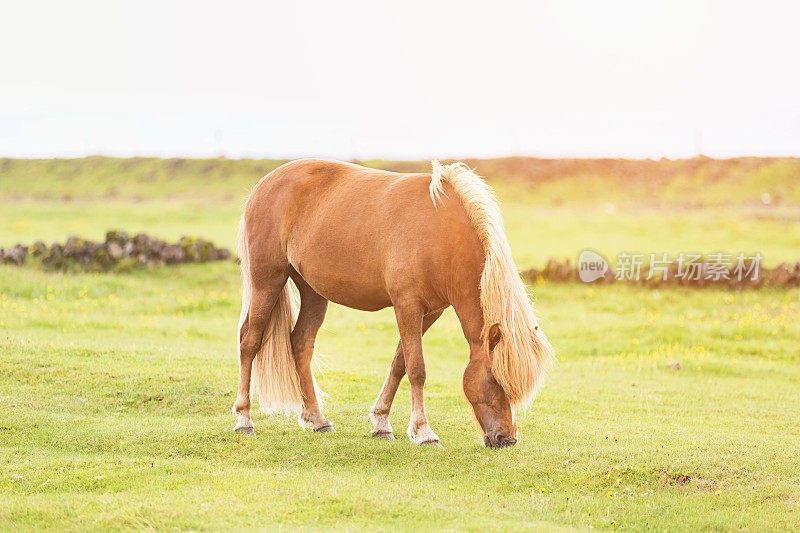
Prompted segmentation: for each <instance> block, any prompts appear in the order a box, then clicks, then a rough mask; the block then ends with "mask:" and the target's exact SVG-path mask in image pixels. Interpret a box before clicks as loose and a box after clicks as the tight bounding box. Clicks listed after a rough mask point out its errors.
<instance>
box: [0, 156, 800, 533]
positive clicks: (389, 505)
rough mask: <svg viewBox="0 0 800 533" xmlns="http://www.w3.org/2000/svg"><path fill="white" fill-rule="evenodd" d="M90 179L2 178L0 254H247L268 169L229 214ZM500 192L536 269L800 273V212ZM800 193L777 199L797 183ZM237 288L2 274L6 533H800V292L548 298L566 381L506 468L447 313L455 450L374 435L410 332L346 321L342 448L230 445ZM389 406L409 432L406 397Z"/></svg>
mask: <svg viewBox="0 0 800 533" xmlns="http://www.w3.org/2000/svg"><path fill="white" fill-rule="evenodd" d="M148 161H149V160H148ZM91 164H95V165H96V164H97V163H92V160H88V161H82V162H80V163H79V164H76V165H77V167H78V170H75V169H72V170H71V171H69V172H68V171H67V170H70V169H67V170H64V169H63V168H61V167H59V170H58V172H59V173H58V174H57V175H58V176H59V178H58V180H54V178H53V174H52V172H51V171H48V170H47V169H44V170H42V169H40V168H37V167H36V165H32V166H31V167H30V168H29V167H26V166H25V165H24V164H23V163H21V162H14V163H13V165H11V164H6V165H5V167H2V166H0V169H1V168H5V171H4V170H0V183H5V184H9V183H11V181H13V182H14V184H13V187H9V188H6V189H4V190H0V246H7V245H11V244H14V243H15V242H17V241H22V242H30V241H33V240H36V239H44V240H46V241H52V240H63V239H64V238H65V237H66V235H67V234H69V233H78V234H80V235H83V236H86V237H90V238H99V237H101V236H102V234H103V233H104V231H105V230H106V229H108V228H116V227H118V228H123V229H127V230H129V231H132V232H135V231H147V232H149V233H152V234H154V235H156V236H159V237H164V238H175V237H178V236H180V235H181V234H183V233H187V234H196V235H200V236H203V237H208V238H212V239H213V240H215V241H217V242H218V243H220V244H225V245H228V246H230V245H232V243H233V237H234V232H235V223H236V219H237V217H238V212H239V205H240V203H241V198H242V197H243V195H244V194H245V193H246V190H247V187H248V186H249V184H252V183H254V182H255V180H256V179H257V178H258V177H259V176H258V172H255V171H256V170H261V169H262V167H260V166H258V165H259V164H256V163H253V162H247V163H243V164H241V165H240V166H237V165H235V164H233V163H230V164H231V166H232V168H234V169H236V172H237V173H238V174H236V175H237V176H239V177H238V178H236V179H231V180H230V181H225V180H223V182H222V183H217V182H215V183H213V184H206V185H202V186H200V187H199V188H200V189H203V187H208V188H209V189H208V190H214V191H216V192H215V193H214V194H212V195H210V196H208V197H199V196H197V195H196V194H195V192H196V191H195V188H193V187H192V186H191V185H192V181H191V179H190V178H189V177H181V176H178V177H177V178H176V179H175V180H172V181H171V180H170V179H169V178H170V176H174V175H175V172H177V171H172V172H173V173H172V174H171V173H170V171H168V170H167V171H164V172H166V177H162V178H159V179H161V180H162V182H164V183H166V185H165V187H166V188H167V190H169V191H170V192H169V194H167V195H161V194H160V193H157V189H158V188H157V187H156V188H153V189H148V188H147V187H145V186H141V187H139V186H136V183H137V182H136V180H133V179H132V181H131V184H130V185H129V186H128V188H127V189H126V188H124V187H121V186H120V188H118V189H117V191H116V193H115V194H114V195H113V197H101V196H102V195H97V196H96V195H93V194H90V193H91V192H92V191H96V190H98V188H102V187H104V186H107V184H108V180H109V179H112V178H110V177H108V176H110V175H112V174H113V175H114V176H116V178H113V179H114V180H116V181H117V182H120V183H124V182H125V181H126V180H125V179H124V177H125V176H128V175H137V173H139V172H140V171H141V169H140V168H139V167H138V166H137V165H134V164H132V163H130V162H127V163H126V162H125V161H118V162H114V164H113V165H111V166H112V167H113V169H115V170H114V172H120V173H122V174H120V175H117V174H114V172H111V171H108V169H107V168H106V167H105V166H102V165H101V170H102V172H99V171H96V172H94V173H92V171H91V170H86V168H84V167H83V166H82V165H91ZM126 164H128V165H129V166H128V167H126ZM147 164H148V165H154V167H153V168H154V169H155V170H153V168H150V167H148V168H147V172H149V173H150V174H153V175H158V176H160V175H161V174H160V172H162V171H163V168H162V167H161V166H159V163H158V162H155V163H154V162H152V161H149V162H148V163H147ZM225 164H226V165H228V164H229V163H225ZM785 164H786V165H789V163H785ZM186 165H188V166H190V167H191V168H194V166H193V165H196V166H198V167H202V165H203V163H202V162H191V163H185V164H181V165H179V167H180V168H185V166H186ZM206 165H211V163H208V162H206ZM263 165H266V163H263ZM11 166H13V172H15V173H16V174H14V175H13V176H11V174H9V172H11V170H9V168H10V167H11ZM20 168H22V170H25V171H26V172H27V174H25V172H22V170H20ZM202 168H205V167H202ZM212 168H216V167H213V165H212ZM120 169H121V170H120ZM479 170H480V167H479ZM3 172H6V173H5V174H3ZM70 172H72V173H71V174H70ZM187 172H188V171H187ZM754 172H755V171H754ZM759 172H761V173H762V174H763V173H764V172H766V171H763V170H760V171H759ZM20 173H21V174H20ZM126 173H128V174H126ZM250 173H252V176H250ZM145 174H146V175H149V174H147V173H145ZM21 175H25V176H27V178H26V179H28V180H29V182H30V183H27V184H21V183H19V182H17V181H16V180H17V179H18V178H19V176H21ZM9 176H11V177H9ZM70 176H71V177H70ZM245 176H247V177H245ZM11 178H14V179H13V180H12V179H11ZM575 179H577V178H575ZM675 179H684V178H675ZM719 179H728V178H725V177H723V178H719ZM731 179H733V178H731ZM771 179H772V178H771ZM775 179H777V178H775ZM70 180H73V181H72V182H70ZM743 181H745V182H747V183H750V182H749V181H747V180H743ZM751 181H752V180H751ZM773 181H775V180H773ZM69 183H72V185H73V188H72V189H70V188H69V187H68V186H67V185H68V184H69ZM48 184H49V187H48ZM496 185H497V188H498V191H499V193H500V196H501V200H502V202H503V208H504V212H505V214H506V218H507V225H508V231H509V236H510V239H511V241H512V246H513V247H514V253H515V258H516V259H517V262H518V264H519V266H520V267H521V268H525V267H528V266H532V265H537V264H540V263H542V262H543V261H545V260H546V259H547V258H549V257H575V256H576V254H577V252H578V251H579V250H580V249H582V248H585V247H591V248H595V249H598V250H600V251H603V252H604V253H607V254H609V255H612V256H613V255H614V254H616V253H617V252H620V251H624V250H628V251H631V250H636V251H642V252H650V251H653V252H661V251H664V252H670V253H674V252H679V251H692V250H699V251H706V252H710V251H717V250H726V251H732V252H738V251H747V252H751V251H761V252H762V253H763V254H764V256H765V261H766V262H767V263H768V264H776V263H778V262H780V261H787V260H798V259H800V254H798V250H800V228H798V226H800V224H798V223H797V220H798V218H797V216H798V210H797V207H796V205H795V204H792V203H790V202H784V203H782V204H781V205H779V206H774V205H772V206H763V205H756V204H755V203H753V202H750V201H749V200H747V198H749V197H747V198H744V197H743V199H742V198H737V200H736V202H733V203H731V204H730V205H718V202H714V201H712V200H713V198H711V197H710V196H709V197H701V199H703V200H704V203H707V204H708V205H706V206H704V207H698V206H695V207H693V208H686V209H685V208H681V207H680V206H678V205H674V203H673V202H672V200H670V198H671V197H670V196H669V195H667V194H666V193H665V195H664V196H663V197H657V198H654V201H653V202H651V203H649V204H647V205H639V204H636V203H633V204H631V203H626V202H624V201H621V200H620V198H624V195H621V194H620V193H619V191H618V190H616V189H615V190H612V191H609V192H608V194H603V193H601V192H602V191H601V192H598V193H597V195H596V197H594V198H593V199H592V201H591V202H583V201H577V200H576V201H575V202H568V201H567V202H563V203H560V204H558V205H555V203H553V202H546V201H543V200H542V198H540V197H539V196H537V189H536V188H535V187H533V188H532V187H530V186H529V185H528V184H525V183H521V182H520V181H519V180H518V179H516V178H508V179H507V180H503V181H499V182H497V183H496ZM784 185H785V187H784ZM784 185H782V184H781V182H775V183H772V185H771V186H772V187H774V188H775V189H773V191H778V192H776V193H775V194H776V195H779V192H781V191H784V190H786V191H791V190H794V189H792V188H791V187H794V186H795V185H794V182H792V181H791V180H788V181H786V182H785V184H784ZM562 186H563V184H562V183H560V182H556V183H553V184H551V185H550V186H549V187H550V188H548V189H547V190H550V191H553V190H557V189H558V188H559V187H562ZM59 187H60V188H61V189H58V188H59ZM714 187H717V189H718V188H719V187H720V186H719V184H716V185H714ZM714 187H709V190H710V191H713V190H715V189H714ZM62 189H63V190H72V195H71V199H70V200H69V201H66V200H65V199H64V198H63V197H61V196H60V195H61V192H58V191H60V190H62ZM667 189H668V190H672V189H670V188H667ZM737 190H739V189H737ZM742 190H744V189H742ZM753 190H754V191H756V190H757V189H753ZM25 191H29V192H30V194H24V193H25ZM36 191H44V192H48V191H50V192H53V193H54V194H49V193H48V194H39V193H37V192H36ZM56 192H57V194H56ZM709 194H711V193H709ZM714 194H716V193H714ZM742 194H744V193H742ZM783 197H784V198H790V197H791V194H790V193H788V192H787V193H784V194H783ZM609 204H611V205H613V206H614V208H613V209H612V208H609ZM239 285H240V282H239V275H238V269H237V267H236V265H235V264H233V263H215V264H205V265H185V266H181V267H176V268H163V269H156V270H144V271H136V272H133V273H129V274H72V275H63V274H56V273H47V272H43V271H40V270H37V269H32V268H17V267H12V266H0V529H2V530H26V529H54V530H64V529H71V530H87V529H89V530H109V529H158V530H163V529H193V530H226V529H237V528H238V529H246V528H259V529H278V528H279V527H283V528H284V529H323V528H324V529H329V528H333V529H350V530H357V529H365V528H366V529H385V530H395V529H401V530H409V529H420V528H421V527H425V528H430V529H452V530H486V529H492V530H495V529H500V530H527V529H531V528H534V527H536V526H541V527H542V528H544V529H548V530H551V529H578V530H583V529H587V528H603V529H636V530H651V529H655V530H697V529H713V530H750V531H765V530H775V531H781V530H798V529H800V474H798V472H800V455H798V453H797V450H798V449H800V394H798V390H800V290H798V289H793V290H780V291H777V290H776V291H773V290H761V291H744V292H739V293H734V292H725V291H721V290H710V289H709V290H687V289H669V290H649V289H642V288H637V287H626V286H623V285H620V284H617V285H613V286H589V285H582V284H581V285H579V284H564V285H557V284H546V283H545V284H542V285H537V286H535V287H532V291H533V292H534V294H535V298H536V304H537V307H538V311H539V315H540V316H541V317H542V325H543V327H544V328H545V330H546V331H547V332H548V334H549V336H550V338H551V340H552V342H553V344H554V345H555V347H556V349H557V351H558V354H559V363H558V364H557V365H556V367H555V368H554V369H553V371H552V373H551V375H550V377H549V379H548V383H547V385H546V386H545V388H544V390H543V391H542V393H541V395H540V396H539V398H538V399H537V401H536V402H535V403H534V406H533V409H532V410H531V411H530V412H529V413H528V414H527V416H525V417H522V418H521V419H520V420H519V426H520V427H519V433H520V442H519V444H518V445H517V446H515V447H513V448H508V449H502V450H488V449H485V448H484V447H483V446H482V444H481V437H480V434H479V433H478V431H477V430H476V429H475V425H474V423H473V421H472V418H471V414H470V410H469V407H468V404H467V403H466V401H465V400H464V399H463V397H462V393H461V390H460V380H461V373H462V372H463V369H464V366H465V365H466V359H467V348H466V343H465V341H464V340H463V337H462V335H461V332H460V329H459V327H458V324H457V321H456V320H455V317H454V315H453V314H452V312H450V311H449V312H447V313H446V314H445V315H444V316H443V318H442V319H441V320H440V321H439V322H437V324H436V325H435V326H434V327H433V328H432V329H431V331H430V332H429V333H428V334H427V335H426V337H425V349H426V363H427V367H428V383H427V385H426V393H427V407H428V411H429V417H430V420H431V424H432V427H433V428H434V430H435V431H436V432H437V433H438V434H439V436H440V437H441V438H442V441H443V443H444V447H443V448H441V449H434V448H427V447H423V448H417V447H414V446H412V445H411V444H410V443H409V442H408V441H406V440H404V439H402V438H400V439H398V440H397V441H396V442H386V441H383V440H375V439H372V438H371V437H370V436H369V431H370V429H371V425H370V423H369V421H368V419H367V416H366V415H367V411H368V409H369V407H370V405H371V404H372V402H373V400H374V398H375V396H376V395H377V393H378V390H379V388H380V386H381V383H382V381H383V378H384V376H385V374H386V371H387V369H388V365H389V362H390V360H391V357H392V354H393V351H394V346H395V345H396V342H397V332H396V328H395V325H394V320H393V314H392V312H391V310H384V311H381V312H378V313H361V312H357V311H353V310H349V309H345V308H341V307H339V306H335V305H333V306H331V308H330V310H329V313H328V318H327V320H326V323H325V325H324V326H323V331H322V332H321V333H320V336H319V339H318V343H317V347H318V351H319V353H320V355H321V358H322V360H323V362H324V367H325V371H324V374H323V375H322V376H321V378H320V383H321V385H322V387H323V388H324V389H325V390H326V391H327V392H328V393H330V395H331V398H330V399H329V400H328V403H327V407H326V415H327V416H328V417H329V418H330V419H331V420H332V421H333V422H334V424H336V428H337V432H336V433H335V434H314V433H312V432H310V431H303V430H301V429H300V428H299V427H298V426H297V424H296V422H295V421H294V420H289V419H285V418H281V417H272V418H268V417H266V416H264V415H258V416H256V418H255V422H256V430H257V435H256V437H254V438H247V437H244V436H240V435H236V434H234V433H233V432H232V431H231V428H232V425H233V417H232V416H231V415H230V405H231V403H232V402H233V399H234V397H235V387H236V379H237V362H236V356H235V342H234V339H235V326H236V321H237V318H238V313H239V297H240V286H239ZM675 362H680V365H681V369H680V370H676V369H674V368H671V367H669V366H668V365H670V364H671V363H675ZM393 412H394V414H393V422H394V426H395V428H396V429H397V430H400V429H401V428H404V427H405V425H406V423H407V419H408V415H409V412H410V401H409V393H408V385H407V383H406V382H404V383H403V385H402V386H401V389H400V392H399V393H398V398H397V401H396V403H395V407H394V411H393ZM398 433H400V431H398ZM398 436H399V435H398Z"/></svg>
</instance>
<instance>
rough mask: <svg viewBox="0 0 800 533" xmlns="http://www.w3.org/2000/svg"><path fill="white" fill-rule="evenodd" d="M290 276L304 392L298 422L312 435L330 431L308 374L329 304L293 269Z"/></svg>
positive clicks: (294, 333)
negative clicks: (310, 429)
mask: <svg viewBox="0 0 800 533" xmlns="http://www.w3.org/2000/svg"><path fill="white" fill-rule="evenodd" d="M290 275H291V277H292V280H293V281H294V283H295V285H297V289H298V290H299V291H300V314H299V315H298V317H297V323H296V324H295V326H294V329H293V330H292V353H294V358H295V359H294V360H295V365H296V366H297V375H298V377H299V378H300V388H301V389H302V391H303V412H302V413H301V415H300V421H301V423H306V424H310V425H311V426H312V427H313V428H314V431H320V432H326V431H333V424H331V422H330V421H329V420H328V419H327V418H325V416H324V415H323V414H322V409H321V408H320V405H319V399H318V398H317V391H316V388H315V386H314V376H313V374H312V370H311V361H312V359H313V356H314V341H315V339H316V337H317V332H318V331H319V328H320V326H322V322H323V320H325V311H326V310H327V309H328V300H326V299H325V298H323V297H322V296H320V295H319V294H317V293H316V292H315V291H314V289H312V288H311V286H310V285H309V284H308V283H306V281H305V280H304V279H303V278H302V277H301V276H300V275H299V274H298V273H297V271H295V270H294V269H292V270H291V274H290Z"/></svg>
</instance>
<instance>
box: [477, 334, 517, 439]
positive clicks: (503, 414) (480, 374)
mask: <svg viewBox="0 0 800 533" xmlns="http://www.w3.org/2000/svg"><path fill="white" fill-rule="evenodd" d="M500 336H501V334H500V330H499V328H498V327H497V326H496V325H495V326H492V327H491V328H490V329H489V339H488V340H489V342H488V343H487V345H488V353H487V351H486V350H485V349H483V348H481V349H480V350H479V353H474V354H471V356H470V361H469V364H468V365H467V369H466V371H464V394H465V395H466V396H467V400H469V402H470V403H471V404H472V410H473V412H474V413H475V418H476V419H477V420H478V424H480V426H481V430H482V431H483V434H484V437H483V442H484V444H485V445H486V446H487V447H489V448H501V447H503V446H511V445H513V444H516V442H517V426H516V425H515V424H514V413H513V411H512V408H511V404H510V403H509V401H508V397H507V396H506V393H505V391H504V390H503V387H501V386H500V384H499V383H498V382H497V380H495V378H494V376H493V375H492V351H493V350H494V348H495V347H496V346H497V343H498V342H500Z"/></svg>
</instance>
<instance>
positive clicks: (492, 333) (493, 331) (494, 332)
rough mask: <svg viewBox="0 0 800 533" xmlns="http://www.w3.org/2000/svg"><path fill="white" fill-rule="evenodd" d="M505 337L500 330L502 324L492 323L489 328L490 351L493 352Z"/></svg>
mask: <svg viewBox="0 0 800 533" xmlns="http://www.w3.org/2000/svg"><path fill="white" fill-rule="evenodd" d="M502 338H503V334H502V333H501V332H500V324H492V325H491V327H490V328H489V352H493V351H494V349H495V347H496V346H497V343H498V342H500V339H502Z"/></svg>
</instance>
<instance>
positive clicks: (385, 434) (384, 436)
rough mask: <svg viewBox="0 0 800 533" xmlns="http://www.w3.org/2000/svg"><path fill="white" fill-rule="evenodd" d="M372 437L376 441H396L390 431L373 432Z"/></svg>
mask: <svg viewBox="0 0 800 533" xmlns="http://www.w3.org/2000/svg"><path fill="white" fill-rule="evenodd" d="M372 436H373V437H375V438H378V439H386V440H396V439H395V438H394V433H392V432H391V431H373V432H372Z"/></svg>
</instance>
